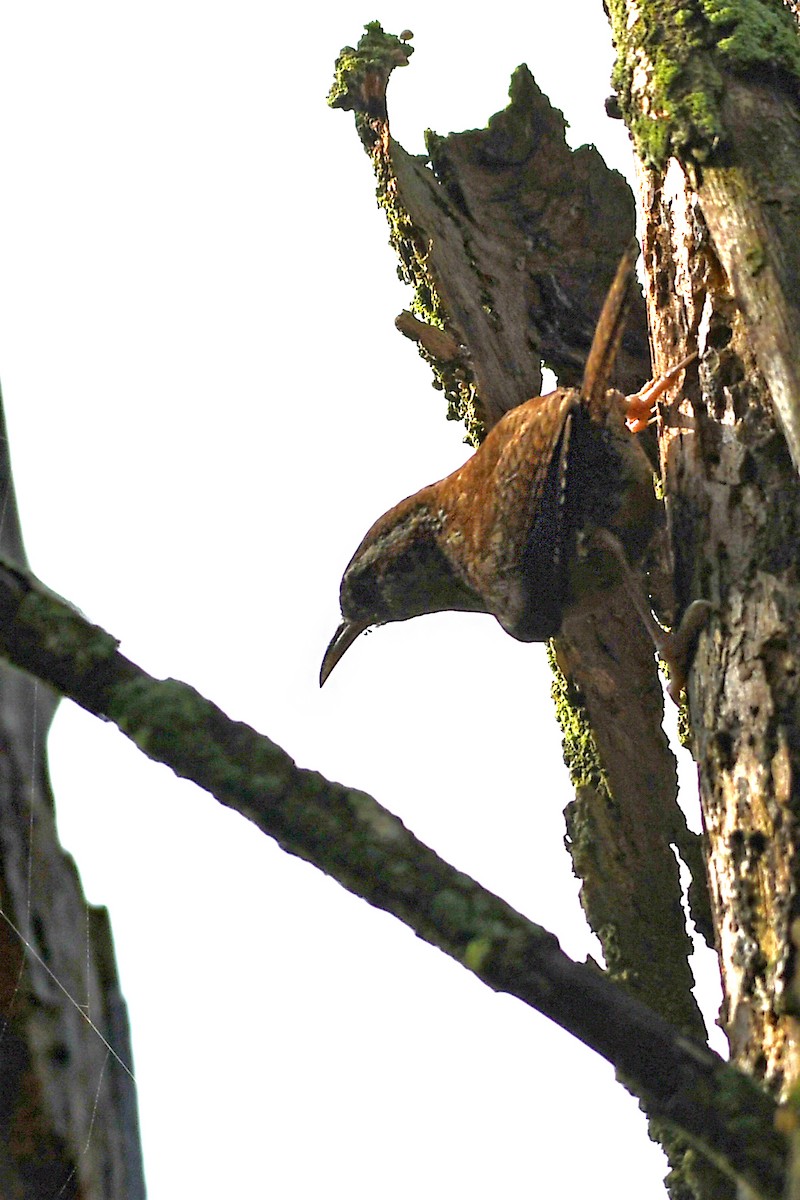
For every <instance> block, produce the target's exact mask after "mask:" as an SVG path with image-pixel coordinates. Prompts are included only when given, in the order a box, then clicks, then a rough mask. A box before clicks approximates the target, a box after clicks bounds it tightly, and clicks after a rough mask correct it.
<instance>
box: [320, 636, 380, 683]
mask: <svg viewBox="0 0 800 1200" xmlns="http://www.w3.org/2000/svg"><path fill="white" fill-rule="evenodd" d="M369 624H370V622H369V621H343V622H342V624H341V625H340V626H339V628H338V629H337V630H336V633H335V634H334V635H333V637H332V638H331V642H330V645H329V646H328V649H327V650H326V651H325V655H324V657H323V659H322V666H321V667H320V671H319V686H320V687H322V685H323V683H324V682H325V680H326V679H327V678H328V676H329V675H330V673H331V671H332V670H333V668H334V667H335V666H336V664H337V663H338V661H339V659H340V658H341V657H342V655H343V654H344V652H345V650H349V648H350V647H351V646H352V644H353V642H354V641H355V640H356V638H357V637H358V636H359V634H361V633H363V632H364V630H365V629H367V628H368V627H369Z"/></svg>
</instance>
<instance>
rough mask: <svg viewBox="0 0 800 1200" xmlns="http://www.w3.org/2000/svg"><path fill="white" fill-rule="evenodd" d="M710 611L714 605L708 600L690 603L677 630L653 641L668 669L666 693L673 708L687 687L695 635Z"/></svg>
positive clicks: (664, 633) (664, 632)
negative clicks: (672, 703)
mask: <svg viewBox="0 0 800 1200" xmlns="http://www.w3.org/2000/svg"><path fill="white" fill-rule="evenodd" d="M713 611H714V605H713V604H711V602H710V601H709V600H693V601H692V603H691V604H690V605H689V607H688V608H687V609H686V612H685V613H684V614H683V617H682V618H681V623H680V625H679V626H678V628H677V629H676V630H675V631H674V632H671V633H668V632H667V630H666V629H665V630H663V631H662V636H661V637H660V638H659V639H658V640H657V641H656V651H657V653H658V656H659V658H662V659H663V660H664V662H665V663H666V664H667V666H668V668H669V683H668V684H667V692H668V693H669V695H670V697H671V698H672V699H673V700H674V701H675V703H676V704H680V702H681V692H682V691H683V689H684V688H685V686H686V678H687V675H688V673H689V666H690V664H691V658H692V651H693V650H694V644H695V641H696V640H697V635H698V634H699V632H700V630H701V629H702V628H703V626H704V625H705V623H706V621H707V620H708V618H709V616H710V615H711V613H712V612H713Z"/></svg>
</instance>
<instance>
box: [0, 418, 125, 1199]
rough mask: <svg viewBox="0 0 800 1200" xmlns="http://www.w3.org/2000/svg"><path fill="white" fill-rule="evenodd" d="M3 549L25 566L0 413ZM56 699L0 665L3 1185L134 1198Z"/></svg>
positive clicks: (110, 997)
mask: <svg viewBox="0 0 800 1200" xmlns="http://www.w3.org/2000/svg"><path fill="white" fill-rule="evenodd" d="M0 494H2V514H3V519H2V522H0V554H2V555H3V557H5V558H6V559H10V560H11V561H14V562H17V563H19V564H20V565H24V564H25V554H24V550H23V546H22V537H21V532H20V526H19V520H18V517H17V510H16V503H15V499H14V487H13V483H12V479H11V468H10V460H9V457H8V441H7V438H6V432H5V426H4V423H3V419H2V410H0ZM56 703H57V697H56V695H55V693H54V692H52V691H50V689H49V688H48V687H46V686H45V685H44V684H42V683H39V682H38V681H37V680H35V679H32V678H31V677H30V676H28V675H24V674H22V673H21V672H20V671H17V670H15V669H14V668H13V667H11V666H8V665H7V664H6V663H0V793H1V794H2V802H1V803H0V899H1V902H2V910H1V912H0V916H2V920H0V1013H1V1014H2V1026H0V1194H2V1196H3V1200H42V1197H55V1196H59V1197H62V1198H64V1200H68V1198H70V1197H76V1198H77V1197H80V1198H81V1200H120V1198H121V1197H124V1198H125V1200H143V1197H144V1180H143V1175H142V1162H141V1151H140V1147H139V1127H138V1115H137V1109H136V1093H135V1085H134V1082H133V1076H132V1075H131V1069H132V1057H131V1048H130V1036H129V1031H128V1020H127V1014H126V1011H125V1002H124V1000H123V998H122V996H121V994H120V990H119V982H118V979H117V973H116V966H115V963H114V949H113V942H112V938H111V928H110V925H109V922H108V914H107V912H106V910H105V909H104V908H94V907H92V906H89V905H87V903H86V900H85V898H84V895H83V892H82V890H81V885H80V879H79V876H78V872H77V870H76V869H75V864H74V862H73V860H72V858H71V857H70V856H69V855H68V854H65V853H64V851H63V850H62V849H61V846H60V843H59V840H58V834H57V832H56V826H55V815H54V810H53V799H52V795H51V792H50V784H49V780H48V776H47V760H46V737H47V730H48V726H49V724H50V720H51V718H52V716H53V713H54V711H55V707H56Z"/></svg>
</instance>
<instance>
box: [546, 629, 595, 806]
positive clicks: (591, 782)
mask: <svg viewBox="0 0 800 1200" xmlns="http://www.w3.org/2000/svg"><path fill="white" fill-rule="evenodd" d="M547 658H548V661H549V663H550V668H551V670H552V672H553V683H552V687H551V695H552V697H553V703H554V704H555V708H556V720H557V721H558V723H559V725H560V726H561V733H562V738H563V741H562V749H563V754H564V762H565V763H566V766H567V770H568V771H569V776H570V779H571V780H572V783H573V785H574V786H575V788H582V787H590V788H593V789H595V790H598V789H602V790H604V791H605V792H606V793H608V780H607V779H606V775H605V772H604V770H603V766H602V763H601V761H600V753H599V751H598V749H597V743H596V742H595V740H594V734H593V733H592V727H591V725H590V724H589V718H588V716H587V714H586V710H585V709H584V708H583V706H582V704H581V698H580V695H579V693H578V692H577V690H576V689H575V688H574V687H572V686H571V685H570V684H569V682H568V681H567V679H566V677H565V676H564V674H563V673H562V671H561V668H560V667H559V665H558V660H557V658H556V654H555V650H554V648H553V643H552V642H550V643H548V647H547Z"/></svg>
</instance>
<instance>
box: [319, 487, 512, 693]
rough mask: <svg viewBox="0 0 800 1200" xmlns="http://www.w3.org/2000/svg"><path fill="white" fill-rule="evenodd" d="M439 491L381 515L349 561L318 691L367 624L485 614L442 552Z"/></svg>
mask: <svg viewBox="0 0 800 1200" xmlns="http://www.w3.org/2000/svg"><path fill="white" fill-rule="evenodd" d="M438 487H439V485H438V484H434V485H432V486H431V487H427V488H423V489H422V491H421V492H417V494H416V495H414V496H409V497H408V498H407V499H406V500H401V502H400V503H399V504H396V505H395V507H394V508H392V509H390V510H389V512H387V513H384V515H383V516H382V517H381V518H380V519H379V520H378V521H376V522H375V524H374V525H373V526H372V528H371V529H370V531H369V533H368V534H367V535H366V537H365V538H364V540H363V541H362V543H361V545H360V546H359V547H358V549H357V550H356V552H355V554H354V555H353V557H352V559H351V560H350V562H349V564H348V566H347V569H346V570H345V573H344V576H343V578H342V586H341V589H340V592H339V598H340V602H341V608H342V618H343V619H342V623H341V625H340V626H339V628H338V629H337V630H336V633H335V634H334V635H333V638H332V640H331V643H330V645H329V646H328V649H327V650H326V652H325V657H324V658H323V660H322V669H321V671H320V686H322V684H323V683H324V682H325V680H326V679H327V678H328V676H329V675H330V673H331V671H332V670H333V668H334V667H335V666H336V664H337V662H338V661H339V659H340V658H341V657H342V655H343V654H344V652H345V650H347V649H348V647H349V646H351V645H352V644H353V642H354V641H355V640H356V638H357V637H358V636H359V634H361V633H363V632H364V630H365V629H368V628H369V627H370V626H371V625H384V624H387V623H388V622H389V621H408V620H410V618H411V617H419V616H422V615H423V614H424V613H432V612H444V611H462V612H487V611H488V610H487V608H486V606H485V604H484V603H483V601H482V600H481V598H480V596H479V595H478V594H477V592H475V591H474V590H473V589H472V588H471V587H470V586H469V584H468V583H467V582H466V581H465V580H464V579H462V578H460V577H459V575H458V574H457V569H456V568H455V566H454V564H453V562H451V560H450V559H449V558H448V556H447V555H446V553H445V552H444V549H443V547H442V540H441V533H442V527H443V520H444V514H443V512H442V511H441V510H440V508H439V506H438V505H437V503H436V501H437V496H436V489H437V488H438Z"/></svg>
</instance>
